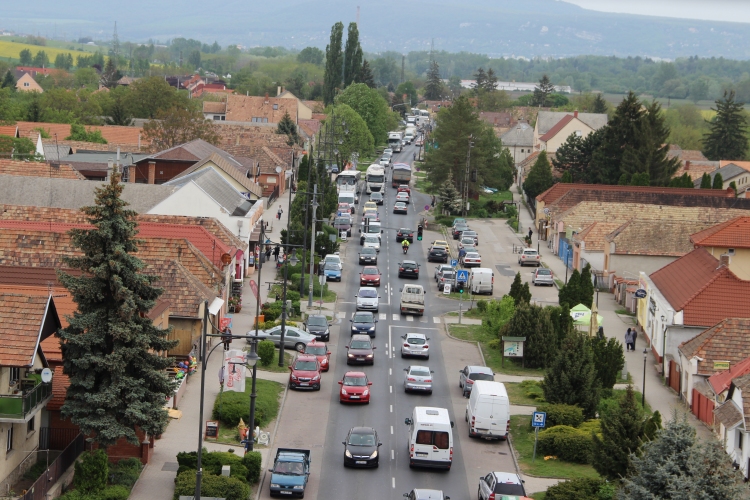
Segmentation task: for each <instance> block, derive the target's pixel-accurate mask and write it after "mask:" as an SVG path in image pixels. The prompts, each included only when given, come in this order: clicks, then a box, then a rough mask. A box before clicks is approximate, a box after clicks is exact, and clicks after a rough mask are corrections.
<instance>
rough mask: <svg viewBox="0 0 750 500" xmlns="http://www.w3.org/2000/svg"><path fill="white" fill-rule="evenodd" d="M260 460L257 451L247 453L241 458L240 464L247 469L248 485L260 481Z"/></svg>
mask: <svg viewBox="0 0 750 500" xmlns="http://www.w3.org/2000/svg"><path fill="white" fill-rule="evenodd" d="M261 460H262V457H261V454H260V453H259V452H257V451H249V452H247V453H246V454H245V456H244V457H242V463H243V464H244V466H245V467H247V482H248V483H250V484H255V483H257V482H258V481H260V471H261V467H262V463H261Z"/></svg>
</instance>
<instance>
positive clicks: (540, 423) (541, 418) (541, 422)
mask: <svg viewBox="0 0 750 500" xmlns="http://www.w3.org/2000/svg"><path fill="white" fill-rule="evenodd" d="M545 425H547V412H545V411H535V412H534V416H533V417H532V419H531V426H532V427H544V426H545Z"/></svg>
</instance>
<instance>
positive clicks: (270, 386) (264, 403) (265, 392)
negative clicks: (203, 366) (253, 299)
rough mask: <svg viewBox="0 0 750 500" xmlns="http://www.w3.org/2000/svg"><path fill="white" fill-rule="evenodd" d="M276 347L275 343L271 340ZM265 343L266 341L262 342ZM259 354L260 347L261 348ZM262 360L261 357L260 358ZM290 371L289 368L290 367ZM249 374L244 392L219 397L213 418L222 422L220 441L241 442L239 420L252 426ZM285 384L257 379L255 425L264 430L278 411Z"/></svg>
mask: <svg viewBox="0 0 750 500" xmlns="http://www.w3.org/2000/svg"><path fill="white" fill-rule="evenodd" d="M268 343H269V344H271V347H273V342H268ZM261 344H263V342H261ZM258 350H259V355H260V350H261V349H260V347H259V349H258ZM261 359H262V358H261ZM287 370H288V368H287ZM251 389H252V381H251V379H250V377H248V378H247V380H246V381H245V392H234V391H224V392H222V393H220V394H219V395H217V396H216V399H215V400H214V407H213V412H212V415H211V417H212V418H213V419H214V420H218V421H219V442H223V443H226V444H232V445H238V444H240V428H239V425H240V420H242V422H243V424H245V425H248V426H250V424H249V421H250V391H251ZM282 392H284V386H283V385H282V384H279V383H278V382H273V381H271V380H262V379H256V387H255V393H256V396H257V397H256V398H255V424H254V425H252V426H250V427H253V428H255V427H256V426H257V427H260V428H261V429H265V428H266V427H268V425H269V424H270V423H271V422H273V421H274V420H275V419H276V417H277V415H278V413H279V397H280V396H281V393H282Z"/></svg>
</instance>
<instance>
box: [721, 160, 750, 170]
mask: <svg viewBox="0 0 750 500" xmlns="http://www.w3.org/2000/svg"><path fill="white" fill-rule="evenodd" d="M730 163H733V164H735V165H737V166H738V167H742V168H744V169H745V170H750V161H742V160H719V167H725V166H727V165H729V164H730Z"/></svg>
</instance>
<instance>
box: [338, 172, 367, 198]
mask: <svg viewBox="0 0 750 500" xmlns="http://www.w3.org/2000/svg"><path fill="white" fill-rule="evenodd" d="M361 184H362V172H360V171H359V170H344V171H343V172H340V173H339V174H338V175H337V176H336V188H337V189H338V191H339V193H342V192H346V191H350V192H353V193H356V194H359V193H360V190H361V186H360V185H361Z"/></svg>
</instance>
